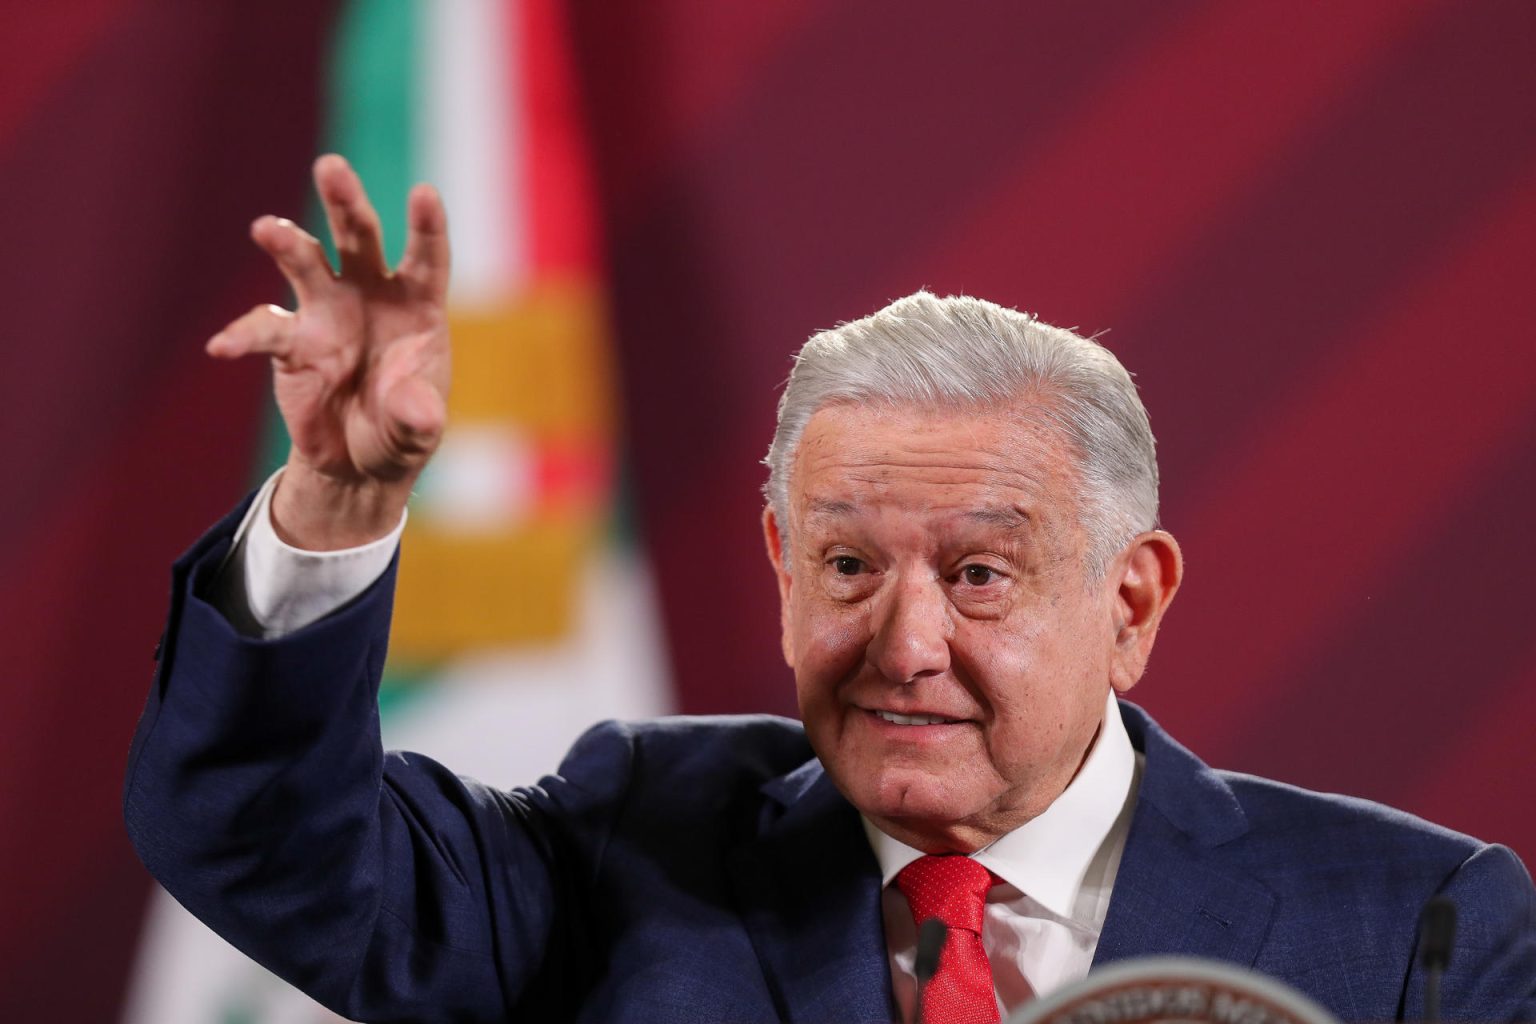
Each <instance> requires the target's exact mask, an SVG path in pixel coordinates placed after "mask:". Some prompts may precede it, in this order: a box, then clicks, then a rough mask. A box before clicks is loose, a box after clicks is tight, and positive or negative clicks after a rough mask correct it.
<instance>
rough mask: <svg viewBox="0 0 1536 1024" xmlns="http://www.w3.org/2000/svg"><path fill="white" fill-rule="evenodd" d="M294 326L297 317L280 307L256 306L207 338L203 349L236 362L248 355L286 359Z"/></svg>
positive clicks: (290, 349) (290, 346)
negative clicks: (262, 354) (256, 354)
mask: <svg viewBox="0 0 1536 1024" xmlns="http://www.w3.org/2000/svg"><path fill="white" fill-rule="evenodd" d="M297 323H298V318H297V317H295V316H294V315H293V314H292V313H290V312H289V311H288V310H286V309H283V308H282V307H281V306H272V305H266V306H257V307H256V308H255V309H253V310H251V311H250V312H249V313H247V314H245V315H244V316H242V317H241V318H240V319H238V320H236V321H234V322H233V323H231V324H230V325H229V326H228V327H225V328H224V329H223V330H222V331H220V332H219V333H218V334H215V335H214V336H213V337H212V338H209V339H208V344H207V346H206V348H207V351H208V354H209V355H211V356H216V357H218V358H220V359H238V358H240V357H241V356H245V355H250V354H251V353H252V352H261V353H264V354H266V355H269V356H271V357H272V358H273V359H279V360H281V359H287V358H288V356H289V354H290V352H291V351H292V343H293V329H294V327H295V325H296V324H297Z"/></svg>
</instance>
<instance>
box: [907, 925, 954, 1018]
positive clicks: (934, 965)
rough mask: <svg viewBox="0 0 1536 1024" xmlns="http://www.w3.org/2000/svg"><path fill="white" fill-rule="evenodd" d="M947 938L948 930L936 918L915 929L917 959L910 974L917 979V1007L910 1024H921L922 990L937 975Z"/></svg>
mask: <svg viewBox="0 0 1536 1024" xmlns="http://www.w3.org/2000/svg"><path fill="white" fill-rule="evenodd" d="M948 937H949V929H948V928H947V927H945V926H944V922H943V921H940V920H939V919H938V918H936V917H930V918H929V919H928V920H926V921H924V922H923V923H922V925H921V926H919V927H918V929H917V959H916V961H915V962H914V963H913V964H912V974H913V976H914V977H916V978H917V1007H916V1009H914V1010H913V1011H912V1024H923V989H924V988H925V987H926V986H927V985H928V982H929V981H931V980H932V979H933V976H934V975H935V974H937V973H939V955H940V954H941V953H943V952H944V940H945V939H947V938H948Z"/></svg>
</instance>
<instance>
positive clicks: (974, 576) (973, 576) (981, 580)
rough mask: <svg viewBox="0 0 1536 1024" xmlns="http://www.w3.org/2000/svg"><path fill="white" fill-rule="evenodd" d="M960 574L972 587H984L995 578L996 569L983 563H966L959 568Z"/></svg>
mask: <svg viewBox="0 0 1536 1024" xmlns="http://www.w3.org/2000/svg"><path fill="white" fill-rule="evenodd" d="M960 576H961V577H962V578H963V579H964V580H965V582H967V583H969V584H970V585H971V586H973V587H984V586H986V585H987V584H988V583H991V582H992V581H993V580H995V579H997V571H996V570H994V569H990V568H988V567H987V566H985V565H968V566H966V567H965V568H964V569H961V570H960Z"/></svg>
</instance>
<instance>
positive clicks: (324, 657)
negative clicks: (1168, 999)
mask: <svg viewBox="0 0 1536 1024" xmlns="http://www.w3.org/2000/svg"><path fill="white" fill-rule="evenodd" d="M316 181H317V185H318V187H319V189H320V193H321V197H322V200H323V202H324V204H325V207H326V210H327V213H328V215H329V219H330V223H331V229H332V231H333V233H334V235H335V239H336V242H337V247H338V250H339V251H340V253H341V270H340V273H339V274H333V273H332V272H331V270H330V268H329V267H328V265H327V264H326V261H325V258H324V256H323V254H322V251H321V248H320V246H319V243H318V242H316V241H315V240H314V239H313V238H311V237H309V236H308V235H306V234H304V233H303V232H302V231H300V230H299V229H298V228H296V227H295V226H294V225H292V224H291V223H288V222H285V221H278V220H275V219H263V220H261V221H258V222H257V223H256V225H255V226H254V229H253V234H254V237H255V239H256V241H257V242H258V244H260V245H261V246H262V247H263V248H265V249H266V250H267V251H268V252H269V253H270V254H271V255H272V257H273V259H274V260H275V261H276V262H277V264H278V266H279V267H280V268H281V269H282V271H283V273H284V274H285V275H286V276H287V278H288V280H289V281H290V282H291V283H292V285H293V288H294V291H295V292H296V294H297V296H298V300H299V306H300V309H299V311H298V313H297V314H293V313H288V312H285V311H281V310H277V309H275V308H272V307H262V308H259V309H257V310H254V311H252V312H251V313H249V314H247V315H246V316H245V317H242V318H241V319H240V320H237V321H235V322H234V323H233V324H232V325H231V326H230V327H228V328H226V329H225V331H223V332H222V333H220V334H219V335H218V336H217V337H215V338H214V339H213V340H212V341H211V342H210V343H209V351H210V352H212V353H213V354H214V355H217V356H222V357H237V356H242V355H245V354H248V353H253V352H260V353H264V354H267V355H269V356H270V357H271V358H272V361H273V365H274V370H275V378H276V381H275V388H276V392H277V398H278V402H279V405H280V407H281V409H282V412H283V415H284V417H285V419H286V421H287V423H288V426H289V429H290V432H291V434H292V437H293V442H294V443H293V451H292V454H291V456H290V458H289V461H288V464H287V467H286V468H285V470H284V471H283V473H282V474H281V475H280V476H279V477H277V478H275V479H274V481H271V482H269V483H268V485H267V486H266V487H265V488H263V489H262V490H261V491H260V492H259V493H258V494H257V496H256V497H255V499H254V500H253V501H252V502H251V503H250V504H249V506H248V507H247V508H245V509H242V510H237V512H236V513H235V514H233V515H232V516H231V517H230V518H229V519H227V520H226V521H225V522H224V523H222V524H220V525H219V526H218V527H216V528H215V529H214V530H213V531H212V532H210V533H209V534H208V535H207V536H205V537H204V538H203V539H202V540H201V541H200V542H199V543H198V544H197V545H196V546H195V547H194V548H193V549H192V550H191V551H190V552H189V553H188V554H187V555H186V556H185V557H184V558H183V559H182V560H181V561H180V562H179V563H178V566H177V570H176V596H175V599H174V602H173V606H172V610H171V616H170V626H169V629H168V635H167V640H166V645H165V648H164V656H163V659H162V664H161V669H160V674H159V676H158V679H157V681H156V684H155V687H154V690H153V692H152V693H151V696H150V701H149V707H148V710H147V711H146V713H145V716H144V719H143V722H142V724H141V726H140V729H139V733H138V736H137V737H136V739H135V742H134V749H133V754H132V761H131V765H130V770H129V777H128V783H127V791H126V797H125V806H126V811H127V816H128V821H129V830H130V833H131V834H132V837H133V839H134V842H135V843H136V845H137V847H138V849H139V851H140V854H141V856H142V857H143V859H144V861H145V863H146V864H147V865H148V866H149V867H150V869H151V870H152V871H153V872H154V873H155V874H156V875H157V876H158V877H159V878H160V879H161V881H162V882H164V884H165V885H166V887H167V888H168V889H170V891H171V892H172V893H174V894H175V895H176V896H177V898H178V899H180V900H181V901H182V902H183V903H185V904H186V905H187V906H188V907H189V908H190V909H191V910H192V911H193V912H194V913H196V914H198V915H199V916H200V917H202V918H203V919H204V920H205V921H207V922H208V923H209V924H210V925H212V926H213V927H214V928H215V929H217V930H218V931H219V932H220V933H221V934H223V935H225V936H226V937H227V938H228V939H230V941H232V942H233V943H235V944H236V945H237V946H239V947H240V948H242V949H244V950H246V951H247V952H248V953H249V954H250V955H251V956H253V957H255V958H256V959H258V960H259V961H261V962H262V963H264V964H266V965H268V966H269V967H271V968H272V969H273V970H274V971H276V972H277V973H279V974H281V975H283V976H284V977H286V978H288V979H290V980H292V981H293V982H295V983H296V984H298V985H300V986H301V987H303V988H305V989H306V990H308V991H309V992H311V993H312V994H313V995H315V996H316V997H317V998H318V999H320V1000H321V1001H322V1002H324V1003H326V1004H328V1005H330V1006H332V1007H334V1008H336V1009H337V1010H338V1011H339V1012H341V1013H343V1014H345V1015H348V1016H351V1017H356V1018H359V1019H367V1020H402V1021H417V1022H425V1021H467V1020H475V1021H498V1020H508V1019H527V1020H536V1021H552V1020H583V1021H601V1022H606V1021H618V1020H636V1021H641V1020H644V1021H685V1020H686V1021H691V1020H698V1021H711V1022H716V1021H769V1020H794V1021H828V1022H830V1021H889V1020H893V1019H911V1018H912V1015H913V1013H914V1010H915V1007H916V1004H917V1002H918V1001H919V999H918V993H917V990H916V985H915V982H914V955H915V950H916V946H917V944H918V943H917V934H918V925H919V923H920V922H923V921H925V920H927V919H929V918H936V919H938V920H940V921H942V922H943V923H944V924H945V925H946V926H947V929H948V931H947V933H946V937H945V939H944V946H943V955H942V957H941V958H940V962H939V969H938V973H937V974H936V975H935V976H934V977H933V978H932V980H931V981H929V982H928V983H927V985H926V988H925V989H924V990H923V993H922V996H921V1002H922V1004H923V1013H924V1015H925V1019H927V1020H929V1021H932V1022H935V1024H936V1022H939V1021H956V1022H958V1021H995V1020H997V1019H998V1018H999V1016H1000V1015H1001V1014H1003V1013H1006V1012H1007V1011H1009V1010H1011V1009H1012V1008H1014V1007H1015V1006H1018V1005H1020V1004H1022V1003H1025V1002H1027V1001H1028V1000H1029V999H1031V998H1032V997H1033V996H1034V995H1036V994H1041V993H1044V992H1047V991H1049V990H1051V989H1054V988H1057V987H1059V986H1060V985H1062V984H1064V983H1066V982H1069V981H1071V980H1074V979H1078V978H1081V977H1083V976H1084V975H1085V974H1086V973H1087V972H1088V970H1089V968H1090V967H1091V966H1093V965H1094V964H1098V963H1103V962H1106V961H1110V960H1115V959H1120V958H1124V957H1127V956H1131V955H1136V954H1143V953H1183V954H1192V955H1199V956H1207V957H1217V958H1222V959H1226V960H1230V961H1235V962H1238V963H1241V964H1245V965H1250V966H1253V967H1255V968H1257V969H1259V970H1261V971H1264V972H1267V973H1269V974H1272V975H1275V976H1277V977H1280V978H1282V979H1285V980H1288V981H1290V982H1291V983H1293V984H1295V985H1297V986H1299V987H1301V988H1302V989H1303V990H1305V991H1307V992H1308V993H1310V994H1311V995H1312V996H1313V997H1315V998H1316V999H1318V1000H1319V1001H1321V1002H1322V1003H1324V1004H1325V1005H1327V1006H1329V1007H1331V1008H1332V1009H1333V1010H1334V1011H1335V1012H1337V1013H1338V1014H1340V1015H1341V1016H1344V1017H1346V1018H1351V1019H1363V1020H1390V1019H1396V1018H1399V1017H1401V1016H1403V1015H1404V1014H1409V1015H1412V1014H1413V1013H1415V1012H1416V1011H1417V1009H1418V1007H1419V1006H1420V1005H1421V998H1422V996H1421V989H1422V986H1423V979H1422V977H1421V975H1420V972H1419V970H1418V968H1417V966H1416V964H1415V956H1414V952H1415V950H1414V946H1415V927H1414V922H1415V918H1416V915H1417V913H1418V910H1419V908H1420V907H1421V906H1422V905H1423V903H1424V902H1425V901H1426V900H1427V899H1429V898H1430V897H1431V896H1433V895H1435V894H1437V893H1438V894H1443V895H1447V896H1450V897H1451V898H1452V899H1454V900H1455V901H1456V903H1457V904H1458V906H1459V907H1460V910H1461V916H1462V922H1463V923H1462V935H1463V940H1462V943H1461V946H1460V947H1459V948H1458V950H1457V952H1456V955H1455V956H1454V957H1453V959H1452V963H1451V972H1450V974H1449V976H1448V977H1447V979H1446V982H1445V988H1444V991H1445V997H1444V998H1445V1005H1446V1006H1447V1008H1448V1010H1449V1012H1450V1013H1451V1015H1454V1016H1462V1017H1466V1018H1473V1019H1484V1020H1492V1019H1531V1018H1536V893H1533V890H1532V886H1531V882H1530V879H1529V877H1528V876H1527V875H1526V873H1525V871H1524V869H1523V868H1522V867H1521V865H1520V864H1519V862H1518V861H1517V860H1516V859H1515V858H1514V856H1513V855H1512V854H1511V853H1510V852H1509V851H1508V850H1505V849H1503V848H1501V847H1492V846H1487V845H1484V844H1481V843H1478V842H1476V841H1474V840H1471V839H1468V838H1466V837H1464V836H1458V835H1455V834H1453V833H1449V832H1446V831H1444V830H1441V829H1437V828H1435V827H1434V826H1431V825H1428V824H1426V823H1424V822H1422V821H1418V820H1416V819H1412V818H1410V817H1408V816H1406V815H1403V814H1399V813H1397V812H1394V811H1391V810H1388V809H1386V808H1382V807H1378V806H1374V805H1370V804H1366V803H1363V802H1360V801H1353V800H1347V799H1343V798H1338V797H1324V796H1319V795H1316V794H1309V793H1305V792H1302V791H1298V790H1295V789H1292V788H1289V787H1286V786H1282V785H1278V784H1275V783H1270V782H1265V781H1262V780H1258V779H1253V778H1247V777H1240V776H1232V775H1226V774H1222V773H1218V772H1214V771H1212V770H1210V769H1208V768H1206V767H1205V766H1204V765H1202V764H1201V763H1200V762H1199V761H1198V760H1196V759H1195V758H1194V757H1193V756H1192V755H1191V754H1190V753H1189V752H1188V751H1186V750H1184V749H1183V748H1182V747H1180V746H1178V745H1177V744H1176V743H1174V742H1173V741H1172V740H1171V739H1170V738H1169V737H1168V736H1167V735H1165V734H1164V733H1163V732H1162V731H1161V730H1159V729H1158V728H1157V726H1156V725H1155V724H1154V723H1153V722H1151V721H1150V720H1149V719H1148V718H1147V717H1146V716H1145V715H1144V714H1143V713H1141V712H1140V711H1139V710H1137V709H1136V708H1135V707H1133V706H1131V705H1128V704H1120V703H1118V702H1117V700H1116V695H1117V694H1120V693H1124V692H1125V691H1127V690H1129V689H1130V688H1131V687H1132V686H1133V685H1135V683H1136V682H1137V680H1138V679H1139V678H1140V676H1141V674H1142V672H1143V670H1144V668H1145V666H1146V663H1147V659H1148V657H1149V655H1150V654H1151V651H1152V646H1153V642H1154V640H1155V638H1156V635H1157V630H1158V627H1159V625H1160V624H1161V621H1162V616H1163V613H1164V611H1165V610H1166V609H1167V607H1168V605H1169V602H1170V601H1171V600H1172V598H1173V596H1174V593H1175V592H1176V591H1177V589H1178V585H1179V580H1180V575H1181V572H1182V562H1181V557H1180V553H1179V548H1178V545H1177V544H1176V543H1175V541H1174V540H1173V538H1172V537H1171V536H1169V535H1168V534H1166V533H1164V532H1162V531H1160V530H1158V529H1157V528H1156V512H1157V469H1156V463H1155V459H1154V454H1153V442H1152V434H1151V431H1150V429H1149V427H1148V424H1147V418H1146V414H1145V412H1144V410H1143V409H1142V406H1141V403H1140V401H1139V399H1138V398H1137V395H1136V390H1135V387H1134V385H1133V384H1132V383H1131V381H1130V378H1129V377H1128V375H1127V374H1126V372H1125V370H1124V369H1123V368H1122V367H1121V366H1120V364H1119V363H1118V362H1117V361H1116V360H1115V359H1114V357H1113V356H1111V355H1110V354H1109V353H1108V352H1107V351H1105V350H1104V349H1103V348H1102V347H1100V346H1099V345H1097V344H1095V343H1094V342H1092V341H1088V340H1085V339H1083V338H1080V337H1078V336H1076V335H1074V334H1072V333H1071V332H1068V331H1064V330H1060V329H1057V328H1054V327H1049V326H1046V325H1044V324H1041V323H1039V322H1038V321H1035V320H1033V319H1031V318H1030V317H1027V316H1024V315H1021V314H1019V313H1016V312H1013V311H1011V310H1006V309H1003V308H1000V307H998V306H995V305H993V304H991V303H987V302H982V301H979V300H975V299H964V298H957V299H939V298H936V297H934V296H932V295H928V294H926V293H919V294H918V295H914V296H911V297H909V298H907V299H903V300H901V301H899V302H897V303H894V304H893V305H891V306H889V307H887V308H886V309H884V310H881V311H880V312H878V313H875V314H874V315H872V316H870V317H867V318H865V319H863V320H859V321H855V322H853V323H849V324H845V325H843V326H841V327H838V328H836V329H834V330H831V331H827V332H825V333H822V334H819V335H817V336H815V337H813V338H812V339H811V340H810V341H809V342H808V343H807V344H806V345H805V347H804V348H803V349H802V350H801V353H800V356H799V359H798V362H797V364H796V367H795V370H794V373H793V374H792V376H791V378H790V382H789V385H788V387H787V389H786V391H785V394H784V398H783V401H782V403H781V405H780V410H779V423H778V429H777V432H776V434H775V436H774V440H773V445H772V448H771V450H770V452H769V457H768V464H769V467H770V478H769V483H768V488H767V490H768V497H769V501H768V507H767V509H766V511H765V512H764V516H763V526H764V533H765V535H766V539H767V546H768V554H769V557H770V559H771V560H772V562H773V566H774V570H775V573H776V575H777V579H778V585H779V590H780V595H781V598H782V610H783V611H782V619H783V622H782V625H783V646H784V656H785V658H786V660H787V661H788V663H789V665H790V667H791V668H792V669H793V671H794V676H795V682H796V689H797V693H798V697H799V705H800V710H801V715H802V719H803V722H804V726H803V728H802V726H801V725H800V724H797V723H794V722H790V721H786V720H781V719H774V718H768V717H747V718H722V719H676V720H667V721H660V722H652V723H644V724H632V725H619V724H612V723H610V724H605V725H601V726H598V727H597V728H595V729H593V730H592V731H591V732H589V733H588V734H587V735H586V736H585V737H583V738H582V739H581V740H580V741H579V742H578V744H577V745H576V747H575V748H574V749H573V750H572V751H571V753H570V755H569V756H568V758H567V759H566V761H565V763H564V764H563V765H562V766H561V768H560V771H559V773H558V774H557V775H553V776H550V777H548V778H546V779H544V780H543V781H542V782H541V783H540V784H539V785H537V786H534V787H529V788H523V789H514V790H511V791H500V790H495V789H491V788H488V787H486V786H483V785H480V784H478V783H476V782H473V781H469V780H465V779H460V778H457V777H455V776H454V775H453V774H452V773H450V772H449V771H447V770H446V769H444V768H443V767H441V766H439V765H437V764H435V763H433V762H431V761H428V760H426V759H423V758H419V757H416V756H414V755H408V754H388V755H386V754H384V753H383V752H382V751H381V750H380V747H379V738H378V729H377V709H376V703H375V688H376V686H377V681H378V674H379V669H380V666H381V663H382V660H383V653H384V648H385V643H386V639H387V634H388V623H389V604H390V592H391V583H392V577H393V569H392V566H391V562H392V555H393V552H394V548H395V544H396V540H397V538H398V536H399V526H400V523H401V520H402V516H403V512H404V508H405V499H406V496H407V495H408V493H409V491H410V488H411V485H412V483H413V481H414V480H415V479H416V476H417V474H418V473H419V472H420V470H421V468H422V467H423V465H424V464H425V463H426V461H427V459H428V458H429V457H430V455H431V453H432V450H433V448H434V447H435V445H436V443H437V439H438V437H439V435H440V433H441V429H442V425H443V417H444V396H445V393H446V389H447V384H448V342H447V337H446V331H445V328H444V320H443V312H442V301H443V295H444V291H445V287H446V278H447V263H448V247H447V240H446V228H445V221H444V216H443V212H442V208H441V205H440V203H439V201H438V199H437V197H436V196H435V194H434V193H433V192H432V191H431V190H430V189H429V188H425V187H418V189H417V190H416V191H414V192H413V193H412V195H411V197H410V202H409V217H408V220H409V224H410V231H411V234H410V238H409V241H408V245H407V249H406V254H405V257H404V259H403V261H402V263H401V265H400V267H399V268H398V269H397V270H396V271H395V272H394V273H390V272H389V271H388V269H387V268H386V266H385V264H384V260H383V257H382V255H381V249H380V245H379V228H378V220H377V218H376V216H375V215H374V213H373V211H372V209H371V208H370V206H369V205H368V201H367V199H366V196H365V195H364V193H363V190H362V187H361V184H360V183H359V182H358V180H357V179H356V177H355V176H354V175H353V173H352V172H351V170H350V169H349V168H348V167H347V166H346V165H345V163H344V162H343V161H341V160H340V159H339V158H335V157H327V158H322V160H321V161H320V162H319V163H318V164H317V165H316ZM515 727H516V724H515V723H509V733H508V742H516V733H515Z"/></svg>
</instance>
